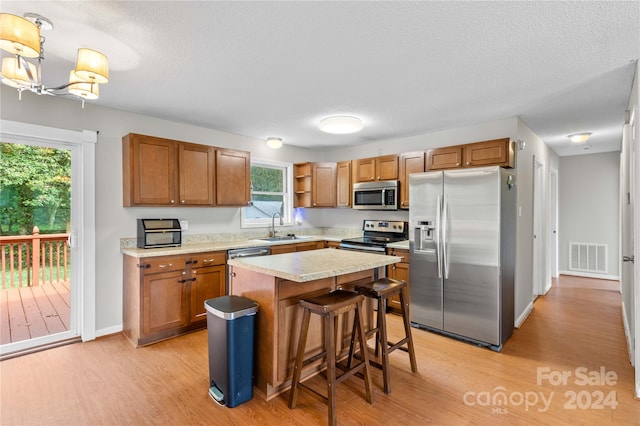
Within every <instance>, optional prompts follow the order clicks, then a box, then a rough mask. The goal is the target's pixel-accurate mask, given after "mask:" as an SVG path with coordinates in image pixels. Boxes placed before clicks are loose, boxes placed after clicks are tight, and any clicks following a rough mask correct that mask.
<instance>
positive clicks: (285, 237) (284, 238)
mask: <svg viewBox="0 0 640 426" xmlns="http://www.w3.org/2000/svg"><path fill="white" fill-rule="evenodd" d="M307 238H311V237H300V236H296V235H282V236H280V237H268V238H258V239H259V240H260V241H271V242H273V241H294V240H304V239H307Z"/></svg>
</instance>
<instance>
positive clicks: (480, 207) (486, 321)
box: [409, 167, 516, 351]
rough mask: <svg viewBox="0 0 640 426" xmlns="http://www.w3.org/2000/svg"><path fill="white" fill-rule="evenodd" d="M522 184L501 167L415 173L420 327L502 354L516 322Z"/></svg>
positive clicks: (412, 193)
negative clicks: (519, 187)
mask: <svg viewBox="0 0 640 426" xmlns="http://www.w3.org/2000/svg"><path fill="white" fill-rule="evenodd" d="M514 184H515V177H514V175H513V174H512V173H511V172H510V171H508V170H506V169H502V168H500V167H482V168H473V169H458V170H445V171H436V172H426V173H415V174H411V175H410V176H409V206H410V208H409V246H410V251H411V254H410V262H411V263H410V265H411V269H410V274H411V275H410V283H409V290H410V296H411V299H410V301H411V306H410V318H411V323H412V325H413V326H414V327H420V328H427V329H430V330H435V331H438V332H441V333H444V334H448V335H452V336H454V337H458V338H462V339H465V340H469V341H471V342H474V343H477V344H481V345H485V346H489V347H490V348H491V349H493V350H498V351H499V350H501V349H502V344H503V343H504V342H505V341H506V340H507V339H508V338H509V336H511V333H512V332H513V324H514V300H513V298H514V290H513V287H514V275H515V274H514V269H515V254H516V253H515V250H516V189H515V185H514Z"/></svg>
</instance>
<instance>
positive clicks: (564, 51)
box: [1, 1, 640, 155]
mask: <svg viewBox="0 0 640 426" xmlns="http://www.w3.org/2000/svg"><path fill="white" fill-rule="evenodd" d="M1 8H2V11H3V12H9V13H14V14H17V15H22V14H24V13H25V12H35V13H39V14H41V15H44V16H46V17H47V18H49V19H51V20H52V21H53V23H54V26H55V28H54V30H53V31H49V32H46V33H43V35H45V36H46V38H47V41H46V44H45V48H46V60H45V63H44V67H43V79H44V83H45V84H46V85H51V86H55V85H58V84H60V83H62V82H64V81H65V80H66V79H67V77H68V72H69V70H70V69H72V68H73V65H74V60H75V54H76V49H77V48H78V47H92V48H95V49H97V50H100V51H102V52H104V53H105V54H107V56H108V57H109V62H110V69H111V78H110V81H109V84H107V85H105V86H103V87H101V90H100V92H101V93H100V95H101V97H100V99H99V100H98V101H96V102H97V103H98V104H100V105H103V106H107V107H113V108H117V109H121V110H126V111H132V112H136V113H139V114H144V115H150V116H155V117H160V118H165V119H169V120H174V121H179V122H184V123H190V124H194V125H198V126H203V127H208V128H213V129H217V130H222V131H226V132H231V133H237V134H241V135H247V136H251V137H256V138H266V137H268V136H277V137H281V138H283V139H284V142H285V143H286V144H290V145H297V146H302V147H309V148H316V149H332V148H335V147H339V146H345V145H354V144H358V143H366V142H368V141H373V140H378V139H387V138H395V137H402V136H411V135H417V134H421V133H429V132H432V131H437V130H443V129H448V128H454V127H461V126H466V125H472V124H475V123H480V122H484V121H488V120H494V119H499V118H505V117H510V116H521V117H522V119H523V120H524V121H525V122H526V123H527V124H528V125H529V126H530V127H531V128H532V129H533V130H534V131H535V132H536V133H537V134H538V135H540V136H541V137H542V138H543V139H544V140H545V141H546V142H547V143H548V144H549V145H550V146H552V147H553V148H554V149H555V150H556V151H557V152H558V153H559V154H560V155H574V154H580V153H584V152H586V151H585V150H584V149H583V147H571V146H570V143H569V142H568V140H567V138H566V135H567V134H569V133H575V132H579V131H590V132H592V133H593V136H592V139H591V140H590V141H589V142H588V144H587V145H588V146H590V149H589V151H588V152H604V151H611V150H618V149H619V147H620V140H621V130H622V124H623V117H624V115H623V114H624V110H625V107H626V105H627V102H628V99H629V94H630V90H631V84H632V79H633V75H634V74H633V73H634V69H635V68H634V63H633V62H634V61H636V60H637V59H638V57H640V28H639V25H640V24H639V23H640V3H639V2H637V1H625V2H614V1H606V2H560V1H553V2H547V1H545V2H506V1H505V2H453V1H447V2H398V1H394V2H270V1H262V2H206V1H201V2H184V1H144V2H134V1H128V2H120V1H106V2H102V1H83V2H77V1H74V2H53V1H46V2H43V1H40V2H38V1H3V2H2V4H1ZM3 53H4V52H3ZM24 96H35V95H32V94H25V95H24ZM332 114H353V115H358V116H360V117H361V118H362V119H363V121H364V123H365V129H364V130H363V131H362V132H360V133H358V134H355V135H340V136H336V135H327V134H324V133H322V132H320V131H319V130H318V129H317V122H318V121H319V120H320V119H321V118H322V117H324V116H327V115H332Z"/></svg>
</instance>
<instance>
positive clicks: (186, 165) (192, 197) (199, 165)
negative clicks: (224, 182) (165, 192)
mask: <svg viewBox="0 0 640 426" xmlns="http://www.w3.org/2000/svg"><path fill="white" fill-rule="evenodd" d="M177 145H178V170H179V178H178V181H179V182H180V193H179V194H180V197H179V200H180V201H179V202H180V205H184V206H189V205H190V206H194V205H203V206H212V205H213V188H214V184H213V182H214V179H215V177H214V156H215V148H214V147H212V146H208V145H197V144H193V143H178V144H177Z"/></svg>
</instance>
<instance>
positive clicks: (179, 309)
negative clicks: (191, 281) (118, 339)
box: [141, 271, 188, 337]
mask: <svg viewBox="0 0 640 426" xmlns="http://www.w3.org/2000/svg"><path fill="white" fill-rule="evenodd" d="M185 277H186V275H185V272H184V271H182V272H180V271H172V272H163V273H159V274H148V275H145V276H144V279H143V283H142V333H141V334H142V336H141V337H146V336H149V335H152V334H156V333H160V332H163V331H167V330H171V329H177V328H180V327H183V326H185V325H187V323H188V316H187V312H188V308H187V285H188V283H186V282H185V281H184V280H185Z"/></svg>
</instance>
